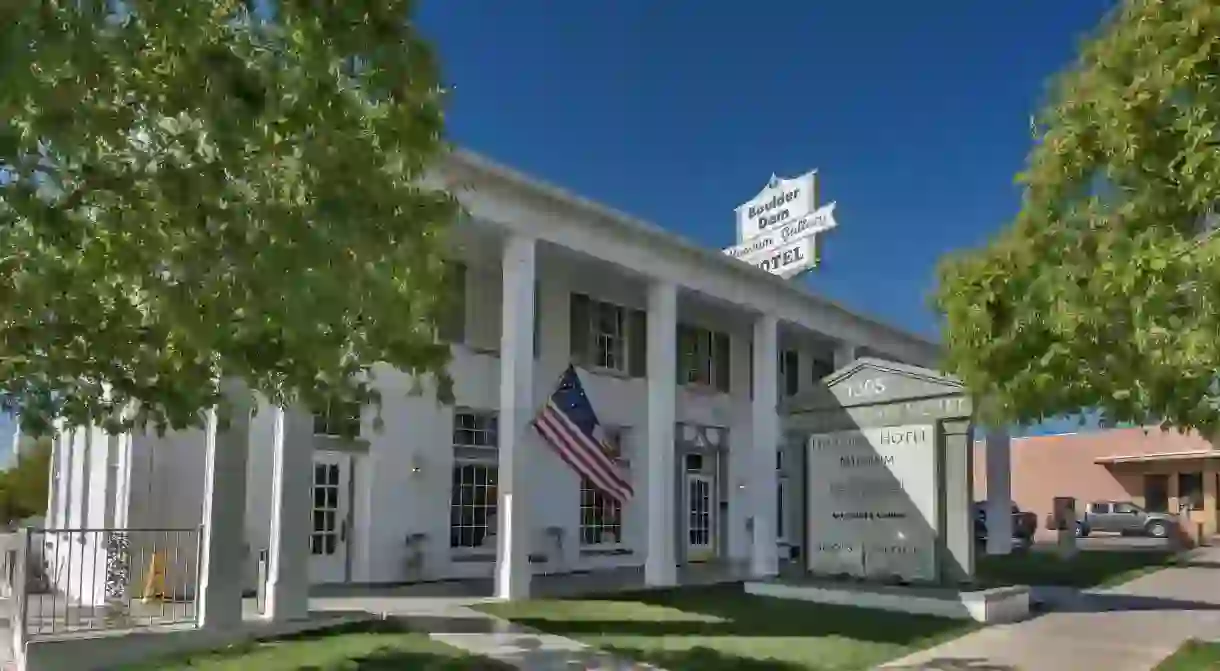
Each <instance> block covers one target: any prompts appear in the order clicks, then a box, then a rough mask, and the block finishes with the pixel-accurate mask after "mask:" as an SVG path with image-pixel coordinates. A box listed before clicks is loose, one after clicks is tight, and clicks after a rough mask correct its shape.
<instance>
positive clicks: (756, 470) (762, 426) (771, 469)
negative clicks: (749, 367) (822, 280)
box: [748, 315, 779, 577]
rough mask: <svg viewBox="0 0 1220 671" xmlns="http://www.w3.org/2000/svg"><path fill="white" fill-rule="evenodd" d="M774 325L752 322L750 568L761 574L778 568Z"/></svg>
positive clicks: (766, 318)
mask: <svg viewBox="0 0 1220 671" xmlns="http://www.w3.org/2000/svg"><path fill="white" fill-rule="evenodd" d="M776 327H777V323H776V318H775V317H774V316H773V315H762V316H760V317H758V318H757V319H756V320H755V322H754V400H753V401H752V402H751V423H752V425H753V426H752V428H753V432H754V436H753V438H754V439H753V440H752V441H751V444H750V450H751V451H750V459H749V463H750V484H749V493H748V494H749V500H750V503H751V505H750V512H751V515H752V516H753V518H754V539H753V544H752V545H753V548H752V550H751V555H750V572H751V573H753V574H754V575H755V576H760V577H766V576H772V575H775V574H777V573H778V572H779V563H778V548H777V547H776V538H775V514H776V509H775V507H776V503H775V492H776V491H777V490H778V489H779V483H778V481H777V479H776V473H775V451H776V449H778V447H779V416H778V415H777V414H776V401H777V398H776V397H777V396H778V393H777V392H778V385H777V383H776V374H777V373H778V370H779V366H778V361H777V357H778V356H779V354H778V351H777V342H776V335H777V334H776Z"/></svg>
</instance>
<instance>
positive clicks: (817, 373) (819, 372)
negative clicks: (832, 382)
mask: <svg viewBox="0 0 1220 671" xmlns="http://www.w3.org/2000/svg"><path fill="white" fill-rule="evenodd" d="M833 372H835V360H834V353H833V352H829V353H826V354H814V355H813V383H814V384H815V385H818V384H822V380H823V378H825V377H826V376H827V375H830V374H831V373H833Z"/></svg>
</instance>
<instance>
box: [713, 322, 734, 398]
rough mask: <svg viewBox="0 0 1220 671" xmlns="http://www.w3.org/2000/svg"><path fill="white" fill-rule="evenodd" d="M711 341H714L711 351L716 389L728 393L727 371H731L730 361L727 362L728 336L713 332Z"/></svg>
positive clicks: (729, 386)
mask: <svg viewBox="0 0 1220 671" xmlns="http://www.w3.org/2000/svg"><path fill="white" fill-rule="evenodd" d="M712 338H713V340H714V341H715V343H714V346H713V349H712V357H713V358H714V360H713V363H714V364H715V366H716V389H718V390H719V391H722V392H724V393H726V394H727V393H729V390H730V389H731V388H732V387H731V385H730V381H729V371H730V370H731V369H732V367H733V366H732V361H730V360H729V358H730V354H731V352H732V348H731V347H730V346H729V334H727V333H716V332H713V335H712Z"/></svg>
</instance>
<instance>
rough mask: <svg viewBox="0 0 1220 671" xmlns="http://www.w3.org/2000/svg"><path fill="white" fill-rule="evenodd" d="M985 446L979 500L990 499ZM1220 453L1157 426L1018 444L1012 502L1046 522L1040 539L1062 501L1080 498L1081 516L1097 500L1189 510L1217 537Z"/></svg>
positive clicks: (977, 472) (979, 449)
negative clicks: (1060, 498) (1054, 505)
mask: <svg viewBox="0 0 1220 671" xmlns="http://www.w3.org/2000/svg"><path fill="white" fill-rule="evenodd" d="M984 463H985V462H984V458H983V446H982V444H981V443H980V444H977V445H976V446H975V454H974V487H975V500H983V499H985V498H986V492H987V474H986V471H985V468H984ZM1218 483H1220V450H1217V449H1215V448H1213V447H1212V445H1211V444H1210V443H1208V441H1206V440H1204V439H1203V438H1201V437H1200V436H1198V435H1196V434H1182V433H1178V432H1174V431H1162V430H1160V429H1158V428H1156V427H1149V428H1131V429H1110V430H1103V431H1092V432H1086V433H1070V434H1060V435H1053V436H1033V437H1027V438H1018V439H1014V440H1013V441H1012V497H1013V501H1014V502H1015V503H1016V504H1017V505H1018V506H1019V507H1020V508H1021V509H1023V510H1028V511H1031V512H1034V513H1037V515H1038V521H1039V527H1040V528H1039V535H1040V536H1042V537H1045V536H1048V535H1050V533H1051V532H1049V531H1047V530H1046V529H1044V528H1041V527H1044V526H1045V525H1044V524H1043V521H1044V520H1045V519H1046V516H1047V514H1049V513H1050V511H1051V505H1052V501H1053V499H1054V497H1056V496H1074V497H1076V501H1077V510H1078V511H1080V510H1083V507H1084V504H1086V503H1088V502H1089V501H1095V500H1100V501H1105V500H1115V501H1132V502H1134V503H1136V504H1138V505H1141V506H1143V507H1145V508H1147V509H1149V510H1153V511H1161V512H1173V513H1177V512H1178V511H1179V510H1180V509H1181V506H1182V505H1183V504H1184V503H1189V506H1190V508H1191V512H1190V517H1191V522H1192V523H1202V524H1203V525H1204V531H1205V532H1206V533H1208V534H1215V533H1217V506H1216V493H1217V490H1218V489H1220V487H1218Z"/></svg>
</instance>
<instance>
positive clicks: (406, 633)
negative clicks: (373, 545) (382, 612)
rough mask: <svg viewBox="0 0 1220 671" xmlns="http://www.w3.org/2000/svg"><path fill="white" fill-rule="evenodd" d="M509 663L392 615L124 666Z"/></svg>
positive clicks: (354, 668) (459, 668)
mask: <svg viewBox="0 0 1220 671" xmlns="http://www.w3.org/2000/svg"><path fill="white" fill-rule="evenodd" d="M513 668H514V667H512V666H509V665H507V664H504V663H501V662H498V661H495V660H491V659H486V658H481V657H476V656H470V655H463V654H462V653H461V652H460V651H458V650H456V649H452V648H449V647H447V646H445V645H443V644H440V643H437V642H435V641H432V640H429V638H428V636H427V635H426V634H423V633H418V632H413V631H410V630H408V629H406V628H404V627H403V626H402V625H401V624H400V623H398V622H396V621H393V620H380V621H370V622H361V623H354V624H347V625H340V626H337V627H333V628H329V629H326V630H324V631H313V632H307V633H301V634H295V635H290V636H284V637H281V638H276V639H274V640H269V641H263V642H248V643H243V644H240V645H235V646H231V647H229V648H226V649H224V650H221V651H217V652H211V653H200V654H192V655H184V656H176V657H171V658H165V659H160V660H155V661H153V662H150V663H148V664H146V665H139V666H133V667H127V669H128V671H152V670H153V669H156V670H158V671H246V670H247V669H257V670H258V671H392V670H393V671H397V670H399V669H420V670H421V671H511V670H512V669H513Z"/></svg>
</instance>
